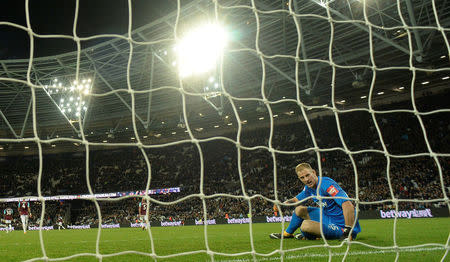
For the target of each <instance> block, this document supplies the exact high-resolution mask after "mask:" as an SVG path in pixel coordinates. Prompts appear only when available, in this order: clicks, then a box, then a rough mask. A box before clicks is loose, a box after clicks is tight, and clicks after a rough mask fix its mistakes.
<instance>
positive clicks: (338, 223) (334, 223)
mask: <svg viewBox="0 0 450 262" xmlns="http://www.w3.org/2000/svg"><path fill="white" fill-rule="evenodd" d="M308 214H309V217H310V218H311V220H312V221H316V222H319V223H320V209H319V208H318V207H308ZM344 227H345V220H344V216H343V215H342V216H330V215H326V214H325V213H322V230H323V234H324V235H325V238H326V239H339V238H340V237H341V236H342V233H343V232H344ZM359 232H361V227H360V225H359V222H357V223H356V225H355V228H354V229H353V232H352V237H353V238H356V235H357V234H358V233H359ZM303 234H304V235H305V237H306V238H310V237H309V235H310V234H308V233H305V232H303ZM311 238H314V239H315V236H311Z"/></svg>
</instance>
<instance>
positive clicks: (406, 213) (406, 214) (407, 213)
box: [380, 208, 433, 219]
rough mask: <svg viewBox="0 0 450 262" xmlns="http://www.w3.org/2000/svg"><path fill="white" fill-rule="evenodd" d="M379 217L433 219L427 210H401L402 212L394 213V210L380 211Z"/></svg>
mask: <svg viewBox="0 0 450 262" xmlns="http://www.w3.org/2000/svg"><path fill="white" fill-rule="evenodd" d="M380 216H381V218H395V217H399V218H402V217H403V218H408V219H411V218H414V217H433V214H431V210H430V209H429V208H427V209H424V210H415V209H413V210H402V211H395V210H388V211H383V210H380Z"/></svg>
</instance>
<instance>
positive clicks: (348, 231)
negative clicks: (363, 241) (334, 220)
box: [339, 226, 352, 241]
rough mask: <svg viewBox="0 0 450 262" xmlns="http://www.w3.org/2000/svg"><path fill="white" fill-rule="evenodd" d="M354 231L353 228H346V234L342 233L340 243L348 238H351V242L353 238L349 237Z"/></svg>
mask: <svg viewBox="0 0 450 262" xmlns="http://www.w3.org/2000/svg"><path fill="white" fill-rule="evenodd" d="M351 230H352V227H351V226H345V227H344V232H343V233H342V236H341V238H339V240H340V241H343V240H345V239H346V238H349V240H352V236H350V237H349V235H350V231H351Z"/></svg>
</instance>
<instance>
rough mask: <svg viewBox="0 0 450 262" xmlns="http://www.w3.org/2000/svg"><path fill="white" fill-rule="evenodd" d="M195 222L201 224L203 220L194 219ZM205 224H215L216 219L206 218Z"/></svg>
mask: <svg viewBox="0 0 450 262" xmlns="http://www.w3.org/2000/svg"><path fill="white" fill-rule="evenodd" d="M195 224H196V225H203V220H201V219H200V220H197V219H196V220H195ZM206 224H207V225H215V224H216V220H215V219H208V220H206Z"/></svg>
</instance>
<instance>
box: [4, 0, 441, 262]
mask: <svg viewBox="0 0 450 262" xmlns="http://www.w3.org/2000/svg"><path fill="white" fill-rule="evenodd" d="M163 2H164V3H163ZM168 2H170V3H166V2H165V1H162V2H161V3H160V2H158V1H157V4H156V3H155V4H154V5H152V4H151V3H148V6H144V4H142V3H137V2H134V1H131V0H130V1H127V2H126V3H127V5H126V7H124V6H120V7H119V6H118V7H114V8H116V9H117V10H119V9H120V10H122V13H121V17H126V19H122V18H120V19H118V20H124V21H126V22H125V25H126V26H124V25H122V28H123V29H124V31H122V32H114V33H111V32H110V31H109V29H105V30H106V32H97V31H95V30H88V29H87V28H89V27H94V25H93V24H90V23H91V22H88V20H89V19H94V18H93V17H94V16H93V15H92V14H91V17H89V14H90V13H89V10H91V9H90V8H93V7H91V6H89V7H87V4H86V3H85V2H84V1H78V0H77V1H74V3H73V6H72V8H73V9H72V11H73V17H72V18H73V20H72V18H70V20H71V27H70V30H68V32H67V33H61V32H57V33H54V32H51V33H43V31H40V29H39V27H38V26H36V25H35V20H39V19H42V18H37V17H36V18H35V17H34V16H33V14H34V12H36V7H35V6H34V5H33V4H32V3H31V2H29V1H25V5H24V9H23V10H24V12H25V19H24V21H25V22H24V23H23V24H21V23H18V22H14V20H12V21H9V20H4V19H1V20H0V29H1V28H8V29H13V30H18V31H20V32H22V33H26V34H27V39H28V43H29V50H27V57H24V59H9V58H8V57H7V58H6V59H3V60H0V64H1V66H2V67H3V72H1V73H0V84H1V86H2V87H3V88H5V89H9V90H14V94H13V95H14V96H13V95H11V97H7V98H4V100H0V101H2V102H4V103H5V104H4V105H1V108H0V109H1V110H0V116H1V117H2V121H3V122H2V124H3V127H4V130H3V131H2V132H1V137H0V143H2V145H1V147H0V150H2V151H1V152H0V153H1V156H2V158H1V161H2V162H7V163H8V164H5V165H4V171H5V172H6V173H8V174H11V175H10V176H8V175H5V179H6V180H7V181H8V182H5V184H3V185H1V186H2V187H3V188H2V189H3V191H4V192H5V194H3V195H2V199H1V202H2V203H1V204H2V209H4V208H6V207H8V206H12V205H11V203H16V202H17V201H19V200H26V201H28V202H30V203H31V207H32V208H31V209H32V211H31V213H32V214H33V215H34V218H33V219H32V222H30V223H33V224H32V225H30V227H29V229H30V230H31V229H34V230H38V231H39V246H40V253H39V254H36V255H33V257H26V258H25V259H28V261H60V260H71V259H84V258H86V257H90V258H92V259H97V260H99V261H103V260H107V261H109V259H114V258H119V259H122V258H123V259H128V258H129V259H135V258H136V259H151V260H155V261H159V260H162V261H166V260H170V259H173V260H174V261H184V260H191V259H193V260H196V259H199V260H204V259H207V260H211V261H269V260H274V261H277V260H281V261H285V260H287V261H289V260H291V261H294V260H298V259H307V260H308V259H316V258H317V259H318V260H320V259H322V260H323V259H328V260H329V261H331V260H333V259H339V260H352V259H354V258H355V256H364V257H367V258H370V257H372V256H389V258H390V259H391V260H395V261H397V260H398V259H401V258H402V256H403V254H404V253H413V254H414V253H416V252H420V253H422V254H427V255H430V257H431V258H433V259H439V260H441V261H445V260H446V258H448V251H449V242H450V232H449V231H448V227H447V226H445V223H447V225H448V221H444V222H443V225H444V226H443V231H440V230H437V231H439V234H440V235H439V234H438V235H439V236H438V237H437V238H431V239H430V238H424V239H419V240H416V239H412V240H411V239H409V238H408V237H410V236H409V235H408V234H406V233H405V232H406V231H408V230H411V229H409V228H408V224H407V223H406V222H404V221H407V220H406V219H411V218H416V217H434V216H435V215H433V214H436V213H433V212H435V211H434V210H435V209H436V210H440V211H439V212H444V213H445V212H446V211H447V212H448V211H450V202H449V198H448V194H449V186H450V175H449V173H448V170H449V163H450V162H449V157H450V151H449V147H448V142H449V136H448V133H449V127H450V123H449V119H450V118H449V117H448V116H449V113H450V109H449V108H448V87H447V86H448V81H450V78H449V76H450V72H449V71H450V66H449V57H450V46H449V42H448V34H449V30H450V29H449V23H450V20H449V19H448V12H449V11H448V7H447V6H446V3H445V1H434V0H433V1H412V0H406V1H383V2H382V3H381V2H380V1H368V0H367V1H366V0H361V1H359V0H348V1H334V0H304V1H303V0H302V1H292V0H291V1H287V0H281V1H269V0H267V1H266V0H251V1H244V0H242V1H239V0H230V1H206V0H193V1H180V0H178V1H168ZM112 5H115V4H112ZM155 6H157V7H155ZM149 7H151V8H159V9H160V10H161V12H163V15H161V14H159V15H155V16H154V17H153V18H152V19H151V20H146V19H145V18H142V17H140V16H145V14H143V13H144V12H143V11H142V10H144V9H145V8H149ZM116 9H115V10H116ZM119 13H120V12H119ZM110 18H111V19H113V20H114V19H115V18H114V17H110ZM66 19H67V17H66ZM144 20H145V23H143V22H142V21H144ZM95 21H97V20H95ZM111 21H112V20H111ZM135 24H138V25H139V26H136V25H135ZM86 32H95V33H86ZM46 41H50V42H51V41H60V42H52V43H58V44H60V46H59V48H56V50H57V52H56V53H51V52H50V53H46V52H43V51H40V50H42V49H45V48H46V46H51V45H46V43H50V42H46ZM66 41H67V42H66ZM55 45H57V44H55ZM40 52H41V53H42V54H45V56H39V54H41V53H40ZM23 92H26V94H27V95H25V96H24V95H23V94H22V93H23ZM16 97H24V99H22V100H23V101H22V102H18V100H19V98H17V100H16ZM2 104H3V103H2ZM18 130H20V131H18ZM28 156H29V157H28ZM301 162H308V163H310V164H311V165H312V166H313V168H314V169H315V170H316V171H317V174H318V175H319V176H321V177H322V176H327V177H331V178H332V179H334V180H335V181H337V182H338V183H339V185H340V186H341V187H342V188H343V189H344V190H345V191H346V192H347V193H348V195H349V197H348V200H350V201H352V203H353V204H354V206H355V209H356V218H369V217H370V216H369V215H367V214H378V216H379V218H380V219H379V220H376V221H378V222H373V223H372V222H367V223H364V224H363V226H362V233H361V237H359V236H358V238H357V239H355V240H353V241H347V240H346V241H342V242H341V241H336V240H327V239H325V238H324V237H322V238H321V240H317V241H311V242H295V243H294V242H292V241H288V240H287V239H282V240H281V241H278V242H277V241H276V240H272V239H269V237H268V235H269V234H270V233H272V231H274V230H275V231H274V232H282V231H283V230H284V229H286V228H287V226H288V224H289V221H290V216H291V215H292V211H293V210H294V208H295V206H294V205H287V204H283V202H284V201H285V200H287V199H289V198H292V197H294V196H295V195H297V194H298V193H299V192H301V190H302V189H303V185H301V183H300V181H298V179H297V176H296V174H295V172H294V168H295V166H296V165H297V164H299V163H301ZM12 163H14V164H12ZM317 199H318V200H319V204H321V203H322V200H323V199H326V197H320V196H319V197H317ZM309 201H311V199H307V200H306V201H302V202H301V203H300V204H302V205H310V204H311V203H310V202H309ZM274 204H275V205H277V206H278V209H279V210H280V211H279V212H275V213H274V211H273V209H272V207H273V205H274ZM142 205H146V206H147V207H148V208H149V212H148V213H145V214H144V216H142V219H143V220H142V221H139V219H140V218H141V217H140V216H139V213H138V212H139V211H138V206H139V207H141V206H142ZM442 210H444V211H442ZM436 212H437V211H436ZM61 214H65V218H63V219H64V220H65V223H67V224H68V225H69V228H71V229H77V228H87V226H89V227H95V228H96V229H95V230H96V234H95V238H94V239H92V246H95V248H94V249H83V248H80V249H78V250H77V251H76V252H72V253H64V252H59V251H55V250H54V249H53V248H52V247H51V245H49V244H46V243H48V241H49V240H48V239H49V238H51V236H50V235H47V234H48V233H47V232H46V229H50V226H49V225H50V224H51V222H49V221H47V220H51V219H53V218H54V217H56V216H62V215H61ZM141 214H142V213H141ZM447 215H448V213H447ZM444 216H445V215H444ZM50 217H51V218H50ZM370 218H375V217H373V216H372V217H370ZM387 218H391V219H392V220H387ZM403 218H406V219H403ZM321 219H322V211H321ZM383 219H386V220H383ZM188 221H191V222H188ZM219 221H224V223H228V224H248V226H247V225H246V228H245V232H244V233H242V231H238V230H242V226H243V225H240V226H237V225H229V226H228V227H230V228H227V229H220V230H217V229H215V227H219V226H215V225H212V224H215V223H216V222H219ZM263 221H264V222H266V223H265V224H268V226H267V227H262V226H261V227H260V224H261V223H260V222H263ZM379 221H382V222H381V223H380V222H379ZM408 221H410V220H408ZM411 221H413V220H411ZM272 222H277V223H272ZM124 223H126V224H127V225H130V227H141V226H143V225H149V224H150V225H151V226H150V227H145V226H143V227H144V229H145V230H146V231H145V232H146V235H145V237H144V236H142V238H139V239H121V240H120V241H124V242H132V241H138V242H139V243H144V244H142V245H141V244H139V246H142V249H133V248H132V247H130V246H125V247H126V248H125V249H124V248H122V247H120V246H119V247H118V249H117V250H115V249H114V245H111V246H108V241H111V242H113V241H114V240H112V239H111V237H112V233H110V231H108V230H106V229H107V228H114V227H120V226H121V225H122V224H124ZM152 223H154V224H155V225H156V224H158V225H159V226H182V225H186V226H187V225H189V223H192V225H193V227H192V232H194V231H196V232H197V231H198V230H197V229H195V228H194V225H195V226H197V227H196V228H199V227H198V226H200V228H201V229H202V231H201V233H199V236H200V237H201V241H200V242H201V244H200V245H198V246H196V245H191V244H192V243H186V242H190V240H189V238H188V237H187V236H186V234H188V236H189V234H191V233H186V232H189V231H182V232H183V233H182V234H184V235H183V236H181V235H180V234H176V233H172V234H174V236H173V237H171V239H172V240H173V242H171V243H165V242H164V243H163V242H158V241H159V240H160V239H159V236H161V235H162V233H160V232H161V231H158V230H159V229H158V228H157V227H154V226H153V224H152ZM269 223H270V224H269ZM430 223H434V222H430ZM435 223H440V222H435ZM17 226H18V227H19V228H20V225H19V224H18V225H17ZM238 228H239V229H238ZM235 229H236V230H237V232H239V233H235V234H231V233H229V232H224V231H230V232H233V231H234V230H235ZM167 230H169V229H167ZM266 230H267V232H265V231H266ZM377 230H383V231H384V232H377ZM414 230H418V231H420V232H422V233H423V234H426V230H424V229H416V228H414ZM171 232H172V231H171ZM180 232H181V231H180ZM365 232H367V233H365ZM139 233H141V232H139ZM197 233H198V232H197ZM192 234H194V233H192ZM222 234H223V236H224V237H225V238H227V239H226V240H221V237H220V236H221V235H222ZM364 234H367V235H364ZM377 234H383V237H381V238H376V237H375V238H374V236H376V235H377ZM321 235H322V236H323V232H322V230H321ZM236 236H237V238H244V240H242V239H238V240H236V239H234V237H236ZM415 237H416V238H420V237H418V236H417V234H416V235H415ZM439 237H440V238H439ZM371 238H372V239H371ZM373 239H375V240H373ZM436 239H438V240H436ZM192 242H195V240H192ZM263 242H264V243H263ZM266 242H267V243H266ZM178 243H181V245H178ZM242 243H245V244H242ZM274 243H275V244H274ZM115 245H116V244H115ZM162 246H175V247H173V248H168V249H164V248H162ZM133 255H135V256H133ZM127 256H132V257H131V258H130V257H127ZM410 257H411V256H409V257H408V256H407V258H410ZM427 258H428V257H427ZM20 259H23V258H20ZM145 261H147V260H145Z"/></svg>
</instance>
